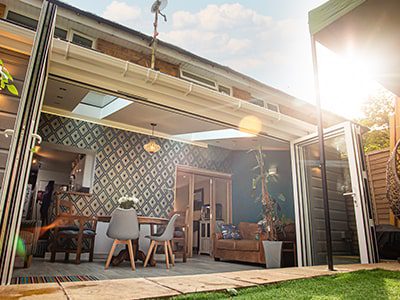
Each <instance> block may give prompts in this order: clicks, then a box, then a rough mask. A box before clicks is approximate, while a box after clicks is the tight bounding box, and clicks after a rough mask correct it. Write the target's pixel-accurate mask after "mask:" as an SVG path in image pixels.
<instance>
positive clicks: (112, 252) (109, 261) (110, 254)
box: [105, 240, 117, 269]
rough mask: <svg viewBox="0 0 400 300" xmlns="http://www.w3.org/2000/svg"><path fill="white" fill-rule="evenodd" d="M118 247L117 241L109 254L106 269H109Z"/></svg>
mask: <svg viewBox="0 0 400 300" xmlns="http://www.w3.org/2000/svg"><path fill="white" fill-rule="evenodd" d="M116 246H117V240H114V242H113V244H112V246H111V249H110V253H108V257H107V261H106V266H105V269H108V267H109V266H110V263H111V259H112V257H113V254H114V251H115V247H116Z"/></svg>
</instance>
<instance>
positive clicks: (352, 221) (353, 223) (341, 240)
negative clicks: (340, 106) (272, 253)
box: [291, 122, 376, 265]
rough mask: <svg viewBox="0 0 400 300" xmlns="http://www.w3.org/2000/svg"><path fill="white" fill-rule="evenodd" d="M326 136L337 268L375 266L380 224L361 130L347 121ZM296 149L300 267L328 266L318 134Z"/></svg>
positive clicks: (294, 146) (296, 143)
mask: <svg viewBox="0 0 400 300" xmlns="http://www.w3.org/2000/svg"><path fill="white" fill-rule="evenodd" d="M324 134H325V152H326V168H327V186H328V202H329V213H330V224H331V236H332V248H333V257H334V264H343V263H357V262H361V263H370V262H374V261H375V258H376V246H375V242H374V240H375V238H374V225H373V221H372V217H371V216H372V214H371V212H370V205H369V201H370V200H369V189H368V180H367V175H366V170H365V164H364V163H363V153H362V144H361V138H360V136H361V134H360V130H359V127H358V126H357V125H355V124H352V123H350V122H346V123H343V124H340V125H337V126H335V127H332V128H328V129H326V130H325V131H324ZM291 150H292V159H293V183H294V194H295V213H296V228H297V234H296V236H297V249H298V259H299V265H320V264H326V254H327V253H326V236H325V224H324V223H325V216H324V205H323V200H322V181H321V174H320V172H321V170H320V165H319V144H318V137H317V135H316V134H313V135H310V136H307V137H304V138H301V139H299V140H296V141H294V142H292V143H291Z"/></svg>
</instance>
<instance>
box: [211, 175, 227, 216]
mask: <svg viewBox="0 0 400 300" xmlns="http://www.w3.org/2000/svg"><path fill="white" fill-rule="evenodd" d="M214 184H215V221H216V222H222V223H230V218H229V205H228V204H229V201H228V199H229V186H228V180H226V179H222V178H215V180H214Z"/></svg>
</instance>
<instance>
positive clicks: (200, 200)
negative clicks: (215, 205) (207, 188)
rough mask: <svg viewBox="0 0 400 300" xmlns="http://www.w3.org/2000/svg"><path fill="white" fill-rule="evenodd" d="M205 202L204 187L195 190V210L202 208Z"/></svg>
mask: <svg viewBox="0 0 400 300" xmlns="http://www.w3.org/2000/svg"><path fill="white" fill-rule="evenodd" d="M203 204H204V189H203V188H201V189H197V190H194V210H201V207H202V206H203Z"/></svg>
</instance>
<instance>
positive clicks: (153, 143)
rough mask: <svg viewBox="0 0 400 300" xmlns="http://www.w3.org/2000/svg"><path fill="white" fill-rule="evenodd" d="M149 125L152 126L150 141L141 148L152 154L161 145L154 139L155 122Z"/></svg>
mask: <svg viewBox="0 0 400 300" xmlns="http://www.w3.org/2000/svg"><path fill="white" fill-rule="evenodd" d="M150 125H151V127H152V130H151V138H150V141H149V142H148V143H147V144H145V145H144V146H143V148H144V150H145V151H146V152H148V153H150V154H153V153H156V152H158V151H159V150H160V149H161V146H160V145H159V144H157V142H156V141H155V140H154V127H156V126H157V124H155V123H151V124H150Z"/></svg>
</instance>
